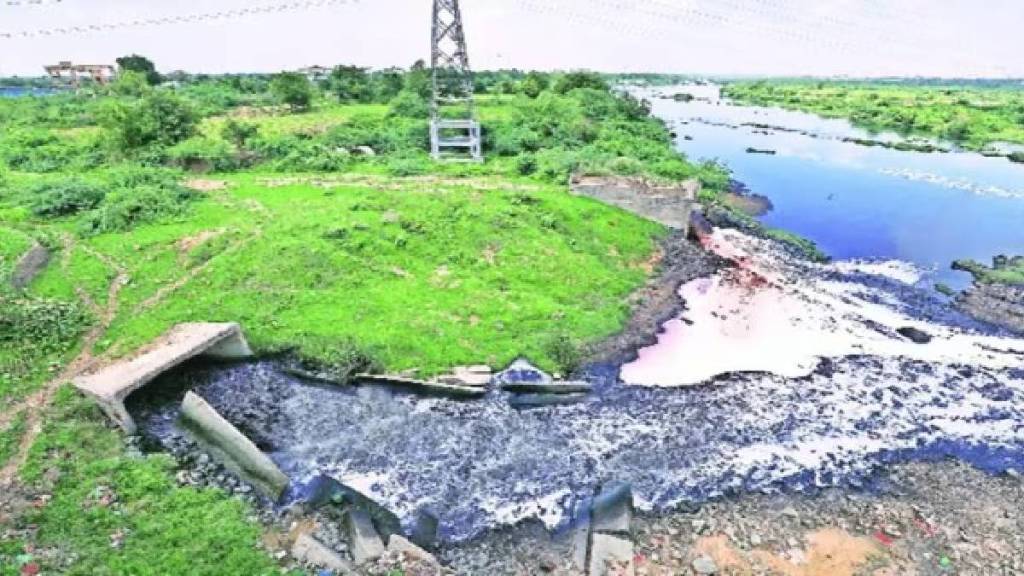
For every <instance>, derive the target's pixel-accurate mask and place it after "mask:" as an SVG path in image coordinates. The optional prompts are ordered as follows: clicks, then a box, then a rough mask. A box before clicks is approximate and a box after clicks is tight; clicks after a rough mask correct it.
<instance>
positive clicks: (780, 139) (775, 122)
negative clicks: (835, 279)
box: [640, 86, 1024, 288]
mask: <svg viewBox="0 0 1024 576" xmlns="http://www.w3.org/2000/svg"><path fill="white" fill-rule="evenodd" d="M684 91H685V92H689V93H692V94H694V95H696V96H698V97H699V98H700V99H698V100H694V101H691V102H676V101H674V100H669V99H663V98H659V97H657V96H656V95H658V94H665V95H671V94H675V93H677V92H684ZM640 94H641V95H643V96H645V97H646V98H648V99H649V100H650V101H651V103H652V105H653V108H654V113H655V114H656V115H657V116H659V117H661V118H663V119H664V120H666V121H667V122H668V123H669V125H670V126H671V127H672V129H673V130H674V131H676V132H677V133H678V135H679V138H678V142H677V147H678V149H679V150H680V151H682V152H684V153H686V154H687V156H689V157H690V158H693V159H717V160H720V161H722V162H723V163H725V164H726V165H727V166H728V167H729V168H730V169H731V170H732V171H733V173H734V177H735V178H736V179H737V180H739V181H741V182H743V183H744V184H746V185H747V187H749V188H750V190H751V191H752V192H754V193H756V194H761V195H764V196H767V197H768V198H769V199H770V200H771V201H772V204H773V205H774V210H773V211H771V212H769V213H768V214H767V215H765V216H764V217H763V218H762V221H763V222H764V223H765V224H767V225H769V226H773V227H777V228H783V229H786V230H791V231H793V232H796V233H798V234H801V235H803V236H806V237H808V238H810V239H812V240H814V241H815V242H816V243H817V244H818V245H819V246H820V247H821V248H822V249H823V250H824V251H825V252H826V253H828V254H829V255H831V256H832V257H833V258H835V259H839V260H845V259H872V260H874V259H898V260H904V261H907V262H911V263H914V264H916V265H918V266H920V267H922V268H924V269H926V270H930V271H933V272H932V273H931V274H929V275H928V276H927V278H926V281H927V282H928V283H933V282H936V281H940V282H945V283H947V284H950V285H951V286H954V287H957V288H963V287H965V286H966V285H967V283H968V282H969V277H968V275H966V274H964V273H961V272H955V271H952V270H950V269H949V266H950V264H951V263H952V262H953V261H954V260H957V259H961V258H973V259H975V260H979V261H982V262H986V263H987V262H990V261H991V258H992V257H993V256H995V255H997V254H1021V253H1024V164H1014V163H1012V162H1010V161H1008V160H1007V159H1006V158H997V157H985V156H982V155H981V154H976V153H968V152H958V153H948V154H942V153H931V154H927V153H921V152H904V151H898V150H893V149H887V148H881V147H866V146H862V145H858V144H855V143H850V142H843V141H842V140H841V139H842V138H844V137H854V138H864V139H876V140H883V141H895V140H899V137H898V136H896V135H894V134H881V135H871V134H869V133H867V132H866V131H864V130H861V129H858V128H854V127H853V126H851V125H850V124H849V123H848V122H846V121H845V120H834V119H833V120H830V119H824V118H821V117H819V116H815V115H813V114H806V113H802V112H793V111H787V110H782V109H779V108H765V107H757V106H739V105H731V104H730V103H729V102H727V101H723V100H722V99H721V98H720V97H719V90H718V87H716V86H684V87H678V88H661V89H654V90H645V91H643V92H641V93H640ZM744 124H761V125H771V126H779V127H783V128H786V129H791V130H796V131H797V132H790V131H782V130H776V129H765V128H763V127H755V126H749V125H744ZM763 132H768V134H764V133H763ZM801 132H806V133H807V134H802V133H801ZM686 136H689V137H691V138H692V140H686V139H685V137H686ZM747 148H755V149H758V150H774V151H776V154H775V155H774V156H772V155H765V154H750V153H747V151H746V150H747Z"/></svg>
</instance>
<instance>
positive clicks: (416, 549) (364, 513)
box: [74, 323, 633, 576]
mask: <svg viewBox="0 0 1024 576" xmlns="http://www.w3.org/2000/svg"><path fill="white" fill-rule="evenodd" d="M197 357H205V358H210V359H215V360H229V361H230V360H244V359H249V358H252V357H253V353H252V351H251V349H250V348H249V345H248V343H247V342H246V340H245V336H244V334H243V333H242V330H241V328H240V326H239V325H238V324H235V323H190V324H181V325H178V326H176V327H174V328H173V329H171V330H170V331H169V332H168V333H166V334H165V335H163V336H161V337H160V338H158V339H157V340H155V341H154V342H153V343H152V344H150V345H149V346H147V347H145V348H143V349H142V350H140V351H139V352H138V353H136V354H135V355H133V356H132V357H130V358H128V359H126V360H123V361H121V362H117V363H114V364H112V365H110V366H107V367H105V368H103V369H101V370H99V371H97V372H95V373H92V374H87V375H84V376H81V377H79V378H77V379H75V381H74V385H75V387H76V388H77V389H78V390H80V391H81V392H82V393H84V394H86V395H87V396H90V397H92V398H93V399H94V400H96V402H97V403H98V404H99V406H100V408H101V409H102V410H103V412H104V413H105V414H106V415H107V416H108V417H109V418H110V419H111V420H112V421H113V422H114V423H115V424H117V425H118V426H119V427H120V428H122V430H124V431H125V432H126V433H128V434H134V433H136V432H137V431H138V426H137V424H136V422H135V420H134V419H133V417H132V415H131V414H130V413H129V410H128V409H127V407H126V405H125V401H126V400H127V398H128V396H130V395H131V394H132V393H133V392H135V391H138V390H139V389H141V388H142V387H144V386H146V385H147V384H149V383H151V382H153V381H154V380H157V379H158V378H159V377H160V376H161V375H163V374H164V373H165V372H168V371H170V370H173V369H174V368H176V367H178V366H180V365H182V364H184V363H186V362H188V361H190V360H192V359H194V358H197ZM289 372H290V373H291V374H293V375H294V376H297V377H300V378H303V379H306V380H310V381H318V382H322V383H328V384H330V383H331V382H330V380H329V378H326V377H324V376H322V375H318V374H314V373H309V372H304V371H302V370H299V369H290V370H289ZM359 379H361V380H363V381H365V382H368V383H375V384H382V385H388V386H396V387H401V388H406V389H412V390H414V391H416V392H419V393H424V394H430V395H440V396H451V397H456V398H476V397H480V396H482V395H484V394H485V393H486V391H487V386H488V385H489V384H491V383H494V384H497V385H499V386H501V387H502V388H503V389H504V390H506V391H508V392H510V393H511V394H512V397H511V400H510V403H511V404H513V405H516V406H520V407H527V408H528V407H531V406H548V405H557V404H564V403H572V402H577V401H580V400H581V399H583V398H584V397H585V396H586V395H587V394H588V393H589V392H590V391H591V385H590V384H588V383H586V382H564V381H556V380H554V379H552V378H551V377H550V376H549V375H547V374H545V373H543V372H541V371H539V370H537V369H536V368H534V367H533V366H532V365H530V364H529V363H528V362H526V361H524V360H519V361H516V362H515V363H513V364H512V365H511V366H510V367H509V368H508V369H507V370H505V371H504V372H502V373H501V374H498V375H492V374H491V371H490V368H489V367H486V366H470V367H459V368H456V369H455V371H454V373H453V374H451V375H448V376H442V377H439V378H436V379H433V380H430V381H422V380H416V379H413V378H408V377H403V376H381V375H370V374H365V375H360V377H359ZM179 420H180V422H179V424H180V425H181V428H182V429H183V430H185V431H186V432H187V433H188V435H189V436H190V437H191V439H192V440H193V441H194V442H195V443H196V444H197V445H198V446H199V447H200V448H201V449H202V450H203V451H205V452H206V453H207V454H209V455H210V456H211V457H212V458H213V459H214V460H215V461H216V462H217V463H219V464H220V465H222V466H223V467H224V468H225V469H226V470H227V471H229V472H230V473H231V474H233V475H235V476H236V477H237V478H238V479H239V480H241V481H242V482H244V483H246V484H248V485H249V486H251V487H252V488H254V489H255V490H257V492H258V493H259V494H261V495H262V496H263V498H264V499H265V501H268V502H270V503H280V502H282V499H283V498H284V496H285V494H286V492H287V491H288V489H289V487H290V485H291V479H290V478H289V477H288V476H287V475H286V474H285V473H284V472H283V471H282V470H281V468H280V467H278V466H277V464H275V463H274V461H273V460H272V459H271V458H270V457H269V456H268V455H267V454H266V453H264V452H263V451H262V450H260V448H259V447H258V446H257V445H256V444H255V443H254V442H253V441H252V440H251V439H250V438H248V437H247V436H246V435H245V434H244V433H243V432H242V431H241V430H239V429H238V428H236V427H235V426H234V425H232V424H231V423H230V422H229V421H228V420H227V419H226V418H225V417H224V416H222V415H221V414H220V413H219V412H218V411H217V410H216V409H214V408H213V407H212V406H211V405H210V403H208V402H207V401H206V400H205V399H204V398H202V397H201V396H199V395H198V394H196V393H194V392H192V391H187V392H186V393H185V396H184V399H183V400H182V402H181V405H180V419H179ZM303 490H304V491H305V501H306V504H307V505H308V506H309V507H312V508H314V509H316V508H320V507H323V506H327V505H340V506H343V509H344V514H343V518H344V520H343V522H342V524H343V529H344V532H345V535H346V537H347V540H348V546H347V549H348V552H349V556H350V557H351V559H349V558H346V557H345V556H343V555H341V554H339V553H338V551H336V550H335V549H332V548H331V547H330V546H328V545H326V544H325V543H323V542H321V541H320V540H319V539H317V538H316V537H315V536H314V535H313V534H312V533H310V532H303V533H300V534H298V536H297V537H296V538H295V540H294V543H293V545H292V547H291V555H292V556H293V558H294V559H295V560H297V561H298V562H300V563H302V564H304V565H307V566H311V567H315V568H318V569H322V570H323V571H324V572H321V574H324V573H333V574H355V573H357V571H358V567H359V566H362V565H367V564H369V563H371V562H374V561H377V560H379V559H381V558H382V557H384V556H385V555H387V556H389V557H390V558H392V559H395V560H398V561H400V562H401V563H402V564H403V565H405V564H407V563H410V562H411V563H413V564H415V565H418V566H421V567H425V568H426V569H427V572H436V573H440V572H442V571H444V569H443V568H442V566H441V564H440V563H439V562H438V561H437V559H436V558H435V557H434V556H433V555H432V554H431V553H430V552H428V551H427V549H428V548H433V547H434V546H436V545H437V542H438V533H437V526H438V521H437V518H436V517H434V516H432V514H430V513H429V512H422V513H421V514H419V516H418V518H417V522H416V524H415V526H414V527H413V529H412V530H411V531H410V532H411V533H410V534H403V533H402V525H401V522H400V520H399V518H398V517H397V516H395V515H394V514H392V513H391V512H390V511H388V510H387V509H385V508H384V507H383V506H381V505H379V504H378V503H376V502H374V501H373V499H372V498H370V497H368V496H366V495H364V494H361V493H359V492H358V491H357V490H355V489H353V488H351V487H349V486H345V485H343V484H341V483H337V482H333V481H329V480H327V479H323V481H322V482H313V483H311V484H310V485H309V486H305V487H304V488H303ZM632 512H633V501H632V493H631V491H630V490H629V488H628V486H626V485H616V486H613V487H611V488H610V489H609V490H607V491H605V492H602V494H600V495H599V496H597V497H596V498H595V499H594V500H593V502H592V503H588V504H587V505H586V507H584V508H582V509H581V511H580V515H579V519H578V521H577V526H578V527H577V528H576V529H575V532H574V541H573V557H572V559H571V561H570V563H571V564H572V565H573V566H574V568H576V569H578V570H579V571H580V572H581V573H585V574H588V575H594V576H597V575H604V574H607V573H608V569H609V567H617V570H619V571H617V572H615V573H616V574H632V573H633V569H632V562H633V554H632V550H633V543H632V540H631V538H630V535H629V524H630V521H631V519H632ZM406 536H409V538H407V537H406ZM621 570H626V572H622V571H621Z"/></svg>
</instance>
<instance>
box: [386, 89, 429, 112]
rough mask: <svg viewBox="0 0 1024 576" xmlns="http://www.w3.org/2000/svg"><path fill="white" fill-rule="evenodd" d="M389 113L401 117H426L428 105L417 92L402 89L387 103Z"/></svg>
mask: <svg viewBox="0 0 1024 576" xmlns="http://www.w3.org/2000/svg"><path fill="white" fill-rule="evenodd" d="M389 108H390V110H389V113H390V114H391V115H392V116H400V117H403V118H426V117H428V116H430V106H429V105H428V104H427V101H426V100H425V99H424V98H423V97H422V96H420V95H419V94H417V93H415V92H412V91H409V90H403V91H401V92H399V93H398V96H395V97H394V98H393V99H392V100H391V103H390V104H389Z"/></svg>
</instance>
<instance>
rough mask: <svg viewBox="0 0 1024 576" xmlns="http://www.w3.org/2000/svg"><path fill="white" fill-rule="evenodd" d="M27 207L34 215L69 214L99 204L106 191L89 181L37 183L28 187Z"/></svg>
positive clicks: (54, 216) (55, 215)
mask: <svg viewBox="0 0 1024 576" xmlns="http://www.w3.org/2000/svg"><path fill="white" fill-rule="evenodd" d="M29 193H30V194H31V198H30V201H29V208H30V209H31V210H32V213H33V214H35V215H36V216H42V217H46V218H56V217H60V216H70V215H72V214H77V213H79V212H83V211H85V210H91V209H93V208H95V207H96V206H99V204H100V202H102V201H103V198H104V196H106V191H105V190H104V189H103V188H101V187H99V186H97V185H95V184H92V183H89V182H85V181H83V180H78V179H65V180H59V181H56V182H46V183H43V184H38V185H36V186H34V187H33V188H31V189H30V191H29Z"/></svg>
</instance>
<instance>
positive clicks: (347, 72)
mask: <svg viewBox="0 0 1024 576" xmlns="http://www.w3.org/2000/svg"><path fill="white" fill-rule="evenodd" d="M327 85H328V86H329V87H330V90H331V92H334V94H335V95H336V96H337V97H338V100H339V101H340V102H366V101H368V100H371V99H372V98H373V94H372V91H371V89H370V75H369V74H367V73H366V68H360V67H359V66H335V67H334V70H331V75H330V77H329V78H328V79H327Z"/></svg>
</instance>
